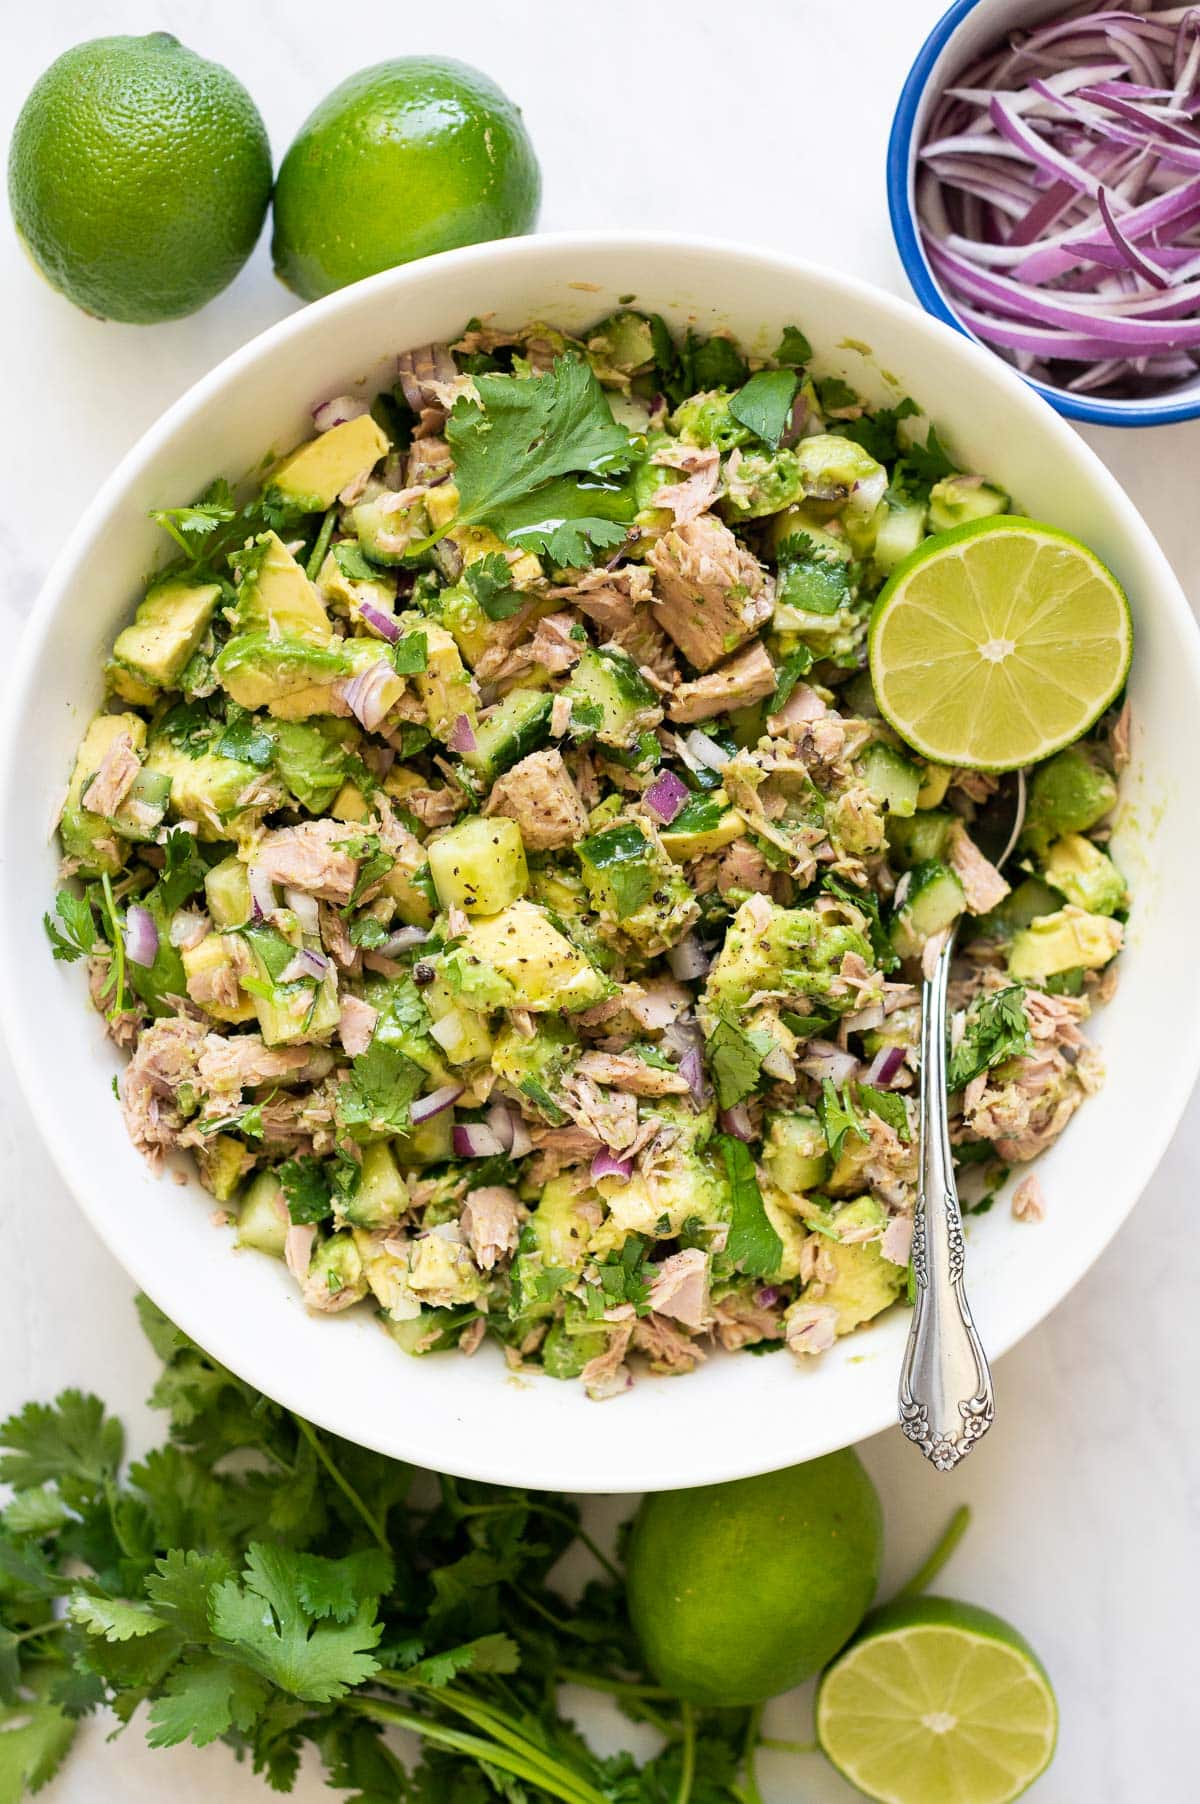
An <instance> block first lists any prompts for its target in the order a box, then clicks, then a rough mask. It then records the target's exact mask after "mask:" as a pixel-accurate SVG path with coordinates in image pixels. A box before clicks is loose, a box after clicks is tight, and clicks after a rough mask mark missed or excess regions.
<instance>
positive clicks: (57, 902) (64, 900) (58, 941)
mask: <svg viewBox="0 0 1200 1804" xmlns="http://www.w3.org/2000/svg"><path fill="white" fill-rule="evenodd" d="M54 913H55V914H56V915H57V916H58V923H59V924H56V923H55V921H54V920H53V919H52V918H51V916H50V915H48V914H46V915H43V916H42V925H43V926H44V927H45V929H46V935H47V937H48V939H49V941H50V945H51V947H52V949H53V952H54V956H55V958H59V959H63V960H65V962H66V963H67V964H74V962H75V960H76V959H77V958H86V957H87V956H88V954H89V953H90V952H93V951H95V947H96V923H95V920H94V919H93V917H92V905H91V903H90V902H89V901H88V899H87V897H86V896H76V895H73V894H72V892H71V891H70V890H69V889H60V890H59V891H58V893H57V895H56V896H55V898H54Z"/></svg>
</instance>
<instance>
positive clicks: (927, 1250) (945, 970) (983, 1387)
mask: <svg viewBox="0 0 1200 1804" xmlns="http://www.w3.org/2000/svg"><path fill="white" fill-rule="evenodd" d="M953 948H954V935H953V933H951V935H950V936H949V938H948V939H947V941H946V944H945V945H944V946H943V948H942V951H941V955H940V957H939V958H938V961H937V965H936V968H935V970H934V973H933V976H932V977H930V978H927V979H926V980H925V983H924V985H923V987H922V991H921V1175H920V1184H919V1189H918V1193H917V1203H916V1210H915V1215H914V1221H913V1245H912V1262H913V1275H914V1277H915V1279H916V1286H917V1295H916V1302H915V1306H914V1308H913V1315H912V1324H911V1326H910V1328H909V1332H908V1346H907V1348H906V1350H905V1354H904V1365H903V1367H902V1368H901V1373H900V1426H901V1427H902V1428H903V1430H904V1432H905V1434H906V1435H907V1436H908V1438H909V1440H910V1441H915V1442H916V1444H917V1446H918V1447H919V1448H920V1449H921V1452H922V1453H923V1454H924V1455H925V1457H926V1459H927V1460H930V1461H931V1462H932V1464H933V1465H935V1466H936V1467H937V1469H938V1471H939V1472H949V1471H950V1470H951V1469H952V1468H953V1467H954V1466H956V1465H957V1464H958V1462H959V1460H961V1459H963V1458H964V1457H965V1455H966V1454H968V1453H969V1452H970V1451H971V1448H972V1447H973V1446H974V1445H975V1443H976V1441H978V1440H979V1439H980V1437H981V1436H982V1435H984V1434H986V1433H987V1431H988V1429H989V1428H990V1427H991V1425H992V1416H993V1413H994V1405H993V1401H992V1375H991V1372H990V1371H989V1370H988V1362H987V1358H986V1356H985V1354H984V1351H983V1347H982V1344H981V1343H980V1339H979V1335H978V1334H977V1332H976V1329H975V1323H974V1321H973V1320H972V1317H971V1310H970V1306H969V1304H968V1302H967V1296H966V1291H965V1290H964V1288H963V1262H964V1257H965V1248H964V1244H963V1231H962V1214H961V1212H960V1210H959V1206H958V1191H957V1189H956V1188H955V1183H954V1162H953V1159H952V1157H951V1153H950V1133H949V1127H948V1124H947V1119H946V1108H947V1098H946V985H947V981H948V979H949V974H950V955H951V953H952V951H953Z"/></svg>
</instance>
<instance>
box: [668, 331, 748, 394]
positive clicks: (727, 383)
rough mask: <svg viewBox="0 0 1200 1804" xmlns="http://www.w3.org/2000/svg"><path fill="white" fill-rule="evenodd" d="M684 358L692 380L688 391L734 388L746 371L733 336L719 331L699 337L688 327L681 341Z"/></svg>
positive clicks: (743, 359) (688, 378)
mask: <svg viewBox="0 0 1200 1804" xmlns="http://www.w3.org/2000/svg"><path fill="white" fill-rule="evenodd" d="M683 362H684V366H685V369H686V372H687V380H688V381H689V382H690V384H691V387H690V388H689V389H688V390H687V391H686V393H687V394H692V393H694V392H695V391H696V390H697V389H701V388H703V389H708V388H737V386H738V385H739V383H742V382H744V381H745V380H746V377H747V375H748V374H749V371H748V369H747V367H746V359H745V358H744V357H743V356H742V354H741V352H740V351H739V350H738V348H737V346H736V345H735V344H734V342H733V340H732V339H731V338H725V337H723V336H722V335H721V334H720V333H714V335H713V336H712V337H711V338H700V337H698V336H697V335H696V334H694V333H693V332H691V331H690V330H689V332H688V335H687V338H686V339H685V341H684V348H683ZM685 398H686V397H685Z"/></svg>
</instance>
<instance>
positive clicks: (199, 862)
mask: <svg viewBox="0 0 1200 1804" xmlns="http://www.w3.org/2000/svg"><path fill="white" fill-rule="evenodd" d="M164 852H165V854H166V862H165V863H164V865H163V869H162V875H161V877H160V878H159V880H158V882H157V883H156V884H155V886H154V892H153V894H154V898H155V900H156V902H157V903H158V906H159V909H160V910H161V912H162V913H163V915H173V914H174V913H175V910H176V909H177V908H182V907H183V905H184V903H185V902H187V901H189V900H190V898H191V897H192V896H194V895H195V894H196V891H197V890H198V889H203V887H204V879H205V877H206V876H207V875H208V867H207V865H206V864H205V862H204V860H203V858H201V856H200V848H199V846H198V845H197V844H196V836H195V834H194V833H187V832H185V830H184V829H183V828H182V827H172V829H171V831H170V832H169V833H168V834H167V843H166V846H165V847H164Z"/></svg>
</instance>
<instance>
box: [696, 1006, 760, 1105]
mask: <svg viewBox="0 0 1200 1804" xmlns="http://www.w3.org/2000/svg"><path fill="white" fill-rule="evenodd" d="M773 1044H774V1042H773V1041H772V1039H771V1036H770V1034H766V1033H758V1032H755V1031H753V1030H752V1031H751V1032H750V1033H746V1032H745V1031H744V1030H743V1029H742V1028H740V1027H737V1026H735V1024H734V1023H733V1022H732V1021H724V1020H722V1021H718V1022H717V1025H716V1027H715V1028H714V1030H713V1033H712V1035H711V1037H710V1039H709V1041H708V1046H707V1053H708V1068H709V1070H710V1071H711V1072H712V1076H713V1083H714V1084H715V1086H716V1091H717V1101H718V1102H719V1103H720V1105H721V1107H722V1108H723V1109H732V1108H735V1107H736V1105H737V1104H738V1103H739V1102H741V1101H742V1100H743V1099H744V1098H745V1097H747V1096H749V1095H750V1094H751V1092H752V1091H753V1090H754V1089H756V1088H757V1085H758V1074H759V1071H760V1070H761V1068H762V1062H763V1059H764V1058H765V1057H766V1055H767V1053H769V1052H770V1050H771V1047H772V1045H773Z"/></svg>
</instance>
